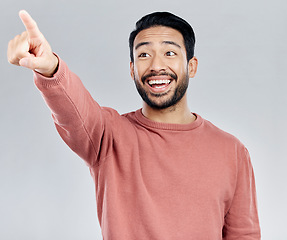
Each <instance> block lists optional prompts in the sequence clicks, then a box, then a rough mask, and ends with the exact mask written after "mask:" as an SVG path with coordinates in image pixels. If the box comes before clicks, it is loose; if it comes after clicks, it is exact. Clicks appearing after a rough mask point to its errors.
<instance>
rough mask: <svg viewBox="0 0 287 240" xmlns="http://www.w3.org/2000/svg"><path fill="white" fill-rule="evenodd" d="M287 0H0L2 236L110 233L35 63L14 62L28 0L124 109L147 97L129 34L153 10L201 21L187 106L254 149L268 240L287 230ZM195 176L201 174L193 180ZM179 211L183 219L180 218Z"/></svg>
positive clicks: (62, 49)
mask: <svg viewBox="0 0 287 240" xmlns="http://www.w3.org/2000/svg"><path fill="white" fill-rule="evenodd" d="M286 5H287V3H286V1H285V0H273V1H267V0H241V1H230V0H221V1H213V0H201V1H195V0H178V1H161V0H159V1H155V0H153V1H151V0H145V1H128V0H126V1H116V0H113V1H96V0H93V1H92V0H82V1H72V0H69V1H68V0H49V1H39V0H38V1H36V0H25V1H20V0H9V1H8V0H6V1H2V2H1V3H0V7H1V15H0V32H1V34H0V51H1V54H0V69H1V85H0V86H1V87H0V104H1V105H0V109H1V118H0V119H1V125H0V136H1V137H0V148H1V150H0V239H3V240H4V239H5V240H16V239H22V240H28V239H29V240H31V239H32V240H34V239H37V240H46V239H54V240H59V239H70V240H74V239H83V240H86V239H87V240H91V239H102V237H101V233H100V228H99V224H98V219H97V212H96V201H95V192H94V184H93V181H92V178H91V176H90V174H89V169H88V167H87V166H86V165H85V163H84V162H83V161H82V160H81V159H80V158H79V157H78V156H76V154H74V153H73V152H72V151H71V150H70V149H69V148H68V147H67V146H66V145H65V144H64V142H63V141H62V140H61V139H60V137H59V135H58V134H57V132H56V130H55V128H54V125H53V122H52V118H51V115H50V112H49V110H48V108H47V107H46V106H45V104H44V103H43V101H42V99H41V96H40V94H39V92H38V91H37V89H36V88H35V86H34V83H33V79H32V72H31V71H29V70H26V69H23V68H19V67H16V66H12V65H10V64H8V62H7V59H6V51H7V44H8V41H9V40H10V39H12V38H13V37H14V36H15V35H17V34H20V33H21V32H22V31H24V27H23V25H22V23H21V21H20V19H19V17H18V11H19V10H21V9H26V10H27V11H28V12H29V13H30V14H31V15H32V17H33V18H34V19H35V20H36V21H37V23H38V26H39V28H40V30H41V31H42V33H43V34H44V35H45V37H46V38H47V39H48V41H49V42H50V44H51V46H52V48H53V50H54V51H55V52H56V53H58V54H59V56H60V57H61V58H62V59H64V60H65V61H66V62H67V64H68V66H69V68H70V69H71V70H73V71H74V72H75V73H77V74H78V75H79V76H80V77H81V79H82V81H83V82H84V85H85V86H86V87H87V88H88V90H89V91H90V93H91V94H92V96H93V97H94V98H95V99H96V100H97V101H98V102H99V103H100V104H101V105H102V106H109V107H113V108H115V109H116V110H118V112H120V113H125V112H129V111H133V110H135V109H138V108H140V107H141V99H140V97H139V96H138V93H137V91H136V89H135V87H134V83H133V81H132V80H131V78H130V75H129V49H128V36H129V33H130V31H131V30H133V28H134V23H135V22H136V21H137V20H138V19H139V18H140V17H142V16H143V15H145V14H147V13H150V12H153V11H165V10H167V11H171V12H173V13H175V14H177V15H179V16H181V17H183V18H185V19H186V20H187V21H188V22H190V23H191V25H192V26H193V27H194V29H195V32H196V36H197V44H196V56H197V57H198V59H199V69H198V73H197V76H196V77H195V78H194V79H192V80H191V82H190V87H189V90H188V94H189V106H190V109H191V110H192V111H193V112H197V113H199V114H200V115H201V116H203V117H204V118H206V119H208V120H210V121H211V122H213V123H214V124H215V125H217V126H219V127H220V128H222V129H224V130H226V131H228V132H230V133H232V134H234V135H235V136H236V137H238V138H239V139H240V140H241V141H242V142H243V143H244V144H245V145H246V147H247V148H248V149H249V151H250V154H251V157H252V163H253V167H254V171H255V176H256V185H257V195H258V207H259V215H260V222H261V228H262V239H264V240H273V239H274V240H286V239H287V222H286V215H287V207H286V202H287V192H286V189H287V188H286V183H287V174H286V168H287V163H286V147H287V140H286V134H287V127H286V124H285V121H286V119H287V111H286V105H287V97H286V89H287V84H286V80H287V79H286V66H287V61H286V56H287V55H286V54H287V46H286V42H287V24H286V23H287V14H286V12H287V11H286V10H287V9H286ZM191 184H192V183H191ZM179 221H180V220H179Z"/></svg>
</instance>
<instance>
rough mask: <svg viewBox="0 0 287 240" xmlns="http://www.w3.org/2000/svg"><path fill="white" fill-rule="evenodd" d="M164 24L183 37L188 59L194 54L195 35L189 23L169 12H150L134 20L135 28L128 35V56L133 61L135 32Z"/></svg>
mask: <svg viewBox="0 0 287 240" xmlns="http://www.w3.org/2000/svg"><path fill="white" fill-rule="evenodd" d="M156 26H165V27H170V28H174V29H176V30H178V31H179V32H180V33H181V34H182V36H183V39H184V44H185V49H186V58H187V61H189V60H190V59H191V58H193V56H194V45H195V36H194V31H193V29H192V27H191V26H190V24H189V23H188V22H186V21H185V20H184V19H182V18H180V17H178V16H176V15H174V14H172V13H169V12H154V13H150V14H148V15H146V16H144V17H142V18H141V19H140V20H138V21H137V22H136V29H135V30H134V31H132V32H131V34H130V37H129V47H130V58H131V61H132V62H134V56H133V47H134V40H135V38H136V36H137V34H138V33H139V32H140V31H142V30H144V29H147V28H150V27H156Z"/></svg>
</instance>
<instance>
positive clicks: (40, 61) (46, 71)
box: [19, 55, 58, 77]
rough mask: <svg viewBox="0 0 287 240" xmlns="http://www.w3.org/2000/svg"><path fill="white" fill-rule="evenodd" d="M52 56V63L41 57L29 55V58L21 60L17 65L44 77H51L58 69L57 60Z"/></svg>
mask: <svg viewBox="0 0 287 240" xmlns="http://www.w3.org/2000/svg"><path fill="white" fill-rule="evenodd" d="M52 56H53V58H54V61H47V60H46V59H45V58H43V57H35V56H34V55H30V56H29V57H24V58H22V59H21V60H20V61H19V65H20V66H22V67H25V68H29V69H31V70H34V71H37V72H39V73H41V74H42V75H44V76H46V77H51V76H52V75H53V74H54V73H55V71H56V69H57V67H58V58H57V57H56V56H55V55H52Z"/></svg>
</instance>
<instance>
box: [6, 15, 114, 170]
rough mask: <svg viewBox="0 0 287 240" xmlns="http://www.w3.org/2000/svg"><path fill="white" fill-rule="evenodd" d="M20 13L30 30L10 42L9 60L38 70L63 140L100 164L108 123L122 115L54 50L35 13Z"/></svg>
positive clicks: (37, 77) (36, 76) (109, 137)
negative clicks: (99, 99)
mask: <svg viewBox="0 0 287 240" xmlns="http://www.w3.org/2000/svg"><path fill="white" fill-rule="evenodd" d="M19 15H20V18H21V20H22V22H23V23H24V25H25V27H26V31H25V32H23V33H22V34H21V35H18V36H16V37H15V38H14V39H13V40H11V41H10V42H9V45H8V60H9V62H10V63H12V64H15V65H18V66H23V67H26V68H29V69H32V70H34V71H35V74H34V80H35V84H36V86H37V88H38V89H39V90H40V91H41V93H42V96H43V98H44V100H45V102H46V104H47V105H48V107H49V108H50V110H51V113H52V117H53V120H54V122H55V125H56V128H57V130H58V132H59V134H60V135H61V137H62V138H63V140H64V141H65V142H66V143H67V145H68V146H69V147H70V148H71V149H72V150H73V151H74V152H76V153H77V154H78V155H79V156H80V157H81V158H83V159H84V160H85V161H86V162H87V163H88V164H89V165H90V166H91V165H94V164H98V163H99V159H100V156H101V157H102V158H105V155H106V154H108V152H107V151H106V149H107V148H108V147H109V146H110V142H111V141H112V134H113V131H111V124H106V122H109V123H110V122H112V120H111V119H114V116H118V114H116V113H115V111H112V114H111V111H110V110H107V109H103V108H101V107H100V106H99V105H98V104H97V102H96V101H95V100H94V99H93V98H92V97H91V95H90V94H89V92H88V91H87V89H86V88H85V87H84V85H83V83H82V82H81V80H80V78H79V77H78V76H77V75H76V74H74V73H73V72H72V71H70V70H69V68H68V66H67V65H66V64H65V62H64V61H63V60H61V58H60V57H58V56H56V55H55V54H54V53H53V52H52V49H51V47H50V45H49V43H48V42H47V40H46V39H45V37H44V36H43V34H42V33H41V32H40V30H39V29H38V27H37V24H36V22H35V21H34V20H33V19H32V18H31V16H30V15H29V14H28V13H27V12H26V11H23V10H22V11H20V12H19ZM106 119H108V121H106ZM103 143H105V144H104V145H105V147H102V144H103ZM101 152H103V153H101Z"/></svg>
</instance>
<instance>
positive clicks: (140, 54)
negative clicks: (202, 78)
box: [130, 26, 197, 109]
mask: <svg viewBox="0 0 287 240" xmlns="http://www.w3.org/2000/svg"><path fill="white" fill-rule="evenodd" d="M133 52H134V62H131V64H130V66H131V76H132V78H133V79H134V81H135V84H136V87H137V90H138V92H139V94H140V95H141V97H142V99H143V100H144V102H145V103H146V104H147V105H148V106H150V107H152V108H155V109H165V108H168V107H171V106H174V105H176V104H177V103H178V102H179V101H180V100H181V99H182V98H183V97H184V96H185V93H186V89H187V87H188V83H189V78H191V77H193V76H194V75H195V73H196V67H197V60H196V58H195V57H194V58H192V59H191V60H190V61H189V62H187V59H186V50H185V45H184V39H183V36H182V35H181V33H180V32H179V31H177V30H175V29H173V28H170V27H164V26H156V27H151V28H147V29H144V30H142V31H140V32H139V33H138V35H137V36H136V38H135V40H134V47H133Z"/></svg>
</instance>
